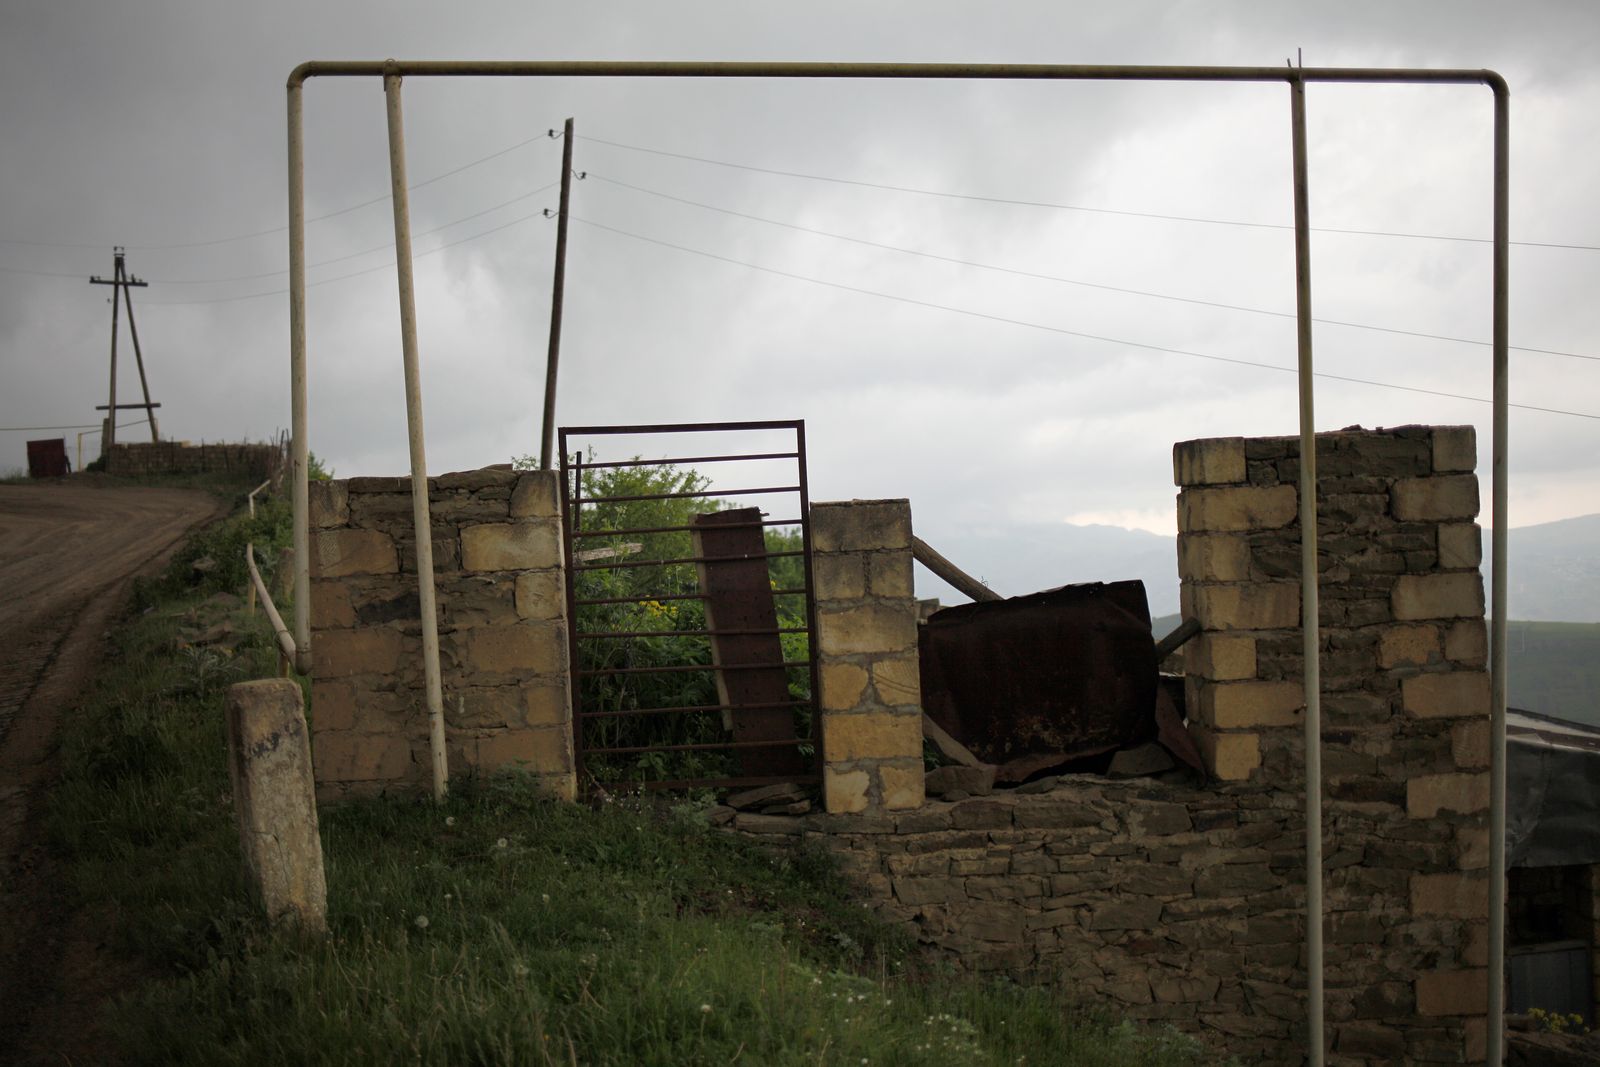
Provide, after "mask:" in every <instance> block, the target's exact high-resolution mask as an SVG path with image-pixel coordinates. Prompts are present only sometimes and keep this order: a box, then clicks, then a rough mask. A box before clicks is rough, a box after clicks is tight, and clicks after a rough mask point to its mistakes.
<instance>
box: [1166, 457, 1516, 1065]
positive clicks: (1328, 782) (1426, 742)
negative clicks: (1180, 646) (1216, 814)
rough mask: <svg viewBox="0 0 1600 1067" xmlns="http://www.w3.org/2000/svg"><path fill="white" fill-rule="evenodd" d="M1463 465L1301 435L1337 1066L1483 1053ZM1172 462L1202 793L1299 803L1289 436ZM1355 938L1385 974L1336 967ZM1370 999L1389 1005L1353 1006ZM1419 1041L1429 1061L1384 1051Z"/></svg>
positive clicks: (1476, 730)
mask: <svg viewBox="0 0 1600 1067" xmlns="http://www.w3.org/2000/svg"><path fill="white" fill-rule="evenodd" d="M1476 456H1477V449H1476V441H1475V437H1474V433H1473V429H1472V427H1470V426H1441V427H1426V426H1408V427H1401V428H1398V429H1394V430H1385V431H1362V430H1355V431H1341V432H1338V433H1328V434H1319V435H1317V470H1318V481H1319V486H1318V548H1319V558H1318V571H1319V584H1318V596H1319V601H1320V608H1321V611H1320V614H1321V618H1320V625H1321V652H1320V661H1321V667H1322V718H1323V723H1322V734H1323V796H1324V799H1325V805H1326V806H1325V816H1326V820H1327V821H1326V824H1325V827H1324V832H1325V854H1326V856H1327V863H1328V870H1327V872H1326V884H1327V886H1328V911H1329V917H1328V922H1329V927H1330V930H1331V931H1332V934H1331V935H1330V937H1331V940H1330V949H1329V963H1328V973H1329V978H1328V983H1329V986H1328V988H1329V997H1330V1004H1331V1005H1332V1007H1330V1020H1339V1019H1340V1015H1339V1014H1333V1013H1334V1012H1344V1013H1345V1015H1344V1019H1345V1021H1341V1022H1339V1023H1338V1024H1337V1028H1336V1029H1337V1033H1336V1046H1335V1047H1336V1050H1344V1051H1352V1050H1356V1049H1379V1048H1381V1049H1386V1050H1387V1052H1386V1053H1385V1054H1386V1055H1387V1054H1390V1053H1394V1054H1398V1053H1399V1052H1402V1051H1403V1052H1404V1053H1405V1054H1406V1055H1408V1056H1416V1057H1417V1058H1422V1059H1428V1058H1432V1056H1433V1053H1434V1052H1435V1051H1438V1050H1440V1049H1449V1050H1452V1051H1450V1052H1449V1056H1450V1058H1452V1059H1454V1058H1456V1057H1457V1056H1465V1057H1466V1058H1467V1059H1469V1060H1471V1059H1482V1058H1483V1049H1482V1044H1483V1033H1484V1030H1483V1027H1484V1018H1483V1013H1484V1010H1485V999H1486V994H1487V972H1486V971H1485V969H1484V964H1485V962H1486V958H1487V939H1486V936H1485V935H1486V932H1487V920H1488V905H1487V891H1488V883H1487V880H1486V877H1485V868H1486V867H1487V865H1488V820H1487V810H1488V802H1489V776H1488V763H1489V678H1488V674H1487V673H1486V671H1485V666H1486V656H1487V647H1486V645H1487V642H1486V630H1485V626H1484V619H1483V614H1484V596H1483V582H1482V578H1481V576H1480V574H1479V571H1478V565H1479V562H1480V560H1481V548H1480V544H1481V538H1480V531H1479V529H1478V526H1477V525H1476V524H1475V522H1474V519H1475V517H1476V515H1477V512H1478V484H1477V478H1476V476H1475V475H1474V474H1473V467H1474V465H1475V462H1476ZM1173 466H1174V475H1175V480H1176V482H1177V484H1178V485H1179V486H1180V487H1181V492H1180V493H1179V495H1178V570H1179V574H1180V577H1181V578H1182V580H1183V586H1182V603H1183V613H1184V615H1185V616H1188V617H1192V618H1195V619H1197V620H1198V621H1199V622H1200V624H1201V632H1200V634H1199V636H1198V637H1196V638H1195V639H1194V640H1193V641H1191V642H1190V643H1189V644H1188V645H1187V646H1185V649H1184V656H1185V673H1186V676H1187V679H1186V696H1187V701H1188V713H1189V719H1190V728H1191V730H1192V731H1193V732H1194V734H1195V736H1196V738H1197V740H1198V741H1199V742H1200V747H1201V750H1202V752H1203V753H1204V755H1205V758H1206V761H1207V763H1208V766H1209V768H1210V769H1211V771H1212V772H1213V773H1214V774H1215V775H1216V777H1217V778H1219V779H1222V780H1224V781H1233V782H1239V783H1242V784H1244V785H1246V786H1247V787H1263V786H1270V787H1274V788H1276V789H1280V790H1291V791H1292V790H1296V789H1297V788H1303V782H1304V755H1305V753H1304V725H1303V723H1304V719H1303V716H1304V713H1305V707H1304V701H1303V699H1302V696H1303V690H1302V684H1303V683H1302V680H1303V658H1302V634H1301V629H1300V588H1299V583H1300V526H1299V509H1298V499H1297V485H1298V479H1299V439H1298V438H1297V437H1274V438H1258V439H1244V438H1223V439H1213V440H1202V441H1187V442H1183V443H1180V444H1179V445H1177V446H1176V448H1175V449H1174V453H1173ZM1345 930H1349V931H1352V933H1351V934H1350V937H1351V938H1353V939H1354V940H1353V941H1351V944H1345V943H1344V941H1345V939H1346V935H1345V934H1344V933H1343V932H1342V931H1345ZM1358 930H1359V931H1363V932H1361V933H1359V934H1356V933H1353V932H1354V931H1358ZM1363 939H1365V940H1367V941H1369V942H1370V943H1371V944H1372V945H1378V946H1381V952H1382V957H1381V960H1382V962H1381V963H1377V962H1374V961H1375V960H1377V959H1378V957H1373V956H1372V955H1371V954H1370V953H1365V954H1357V955H1355V956H1352V955H1350V949H1351V946H1352V945H1354V944H1355V943H1356V942H1359V941H1362V940H1363ZM1345 957H1348V959H1346V958H1345ZM1378 987H1382V988H1383V989H1386V990H1389V992H1385V993H1384V994H1383V996H1382V997H1381V998H1379V997H1378V996H1377V995H1376V994H1374V993H1371V992H1370V991H1369V992H1363V990H1364V989H1366V990H1370V989H1372V988H1378ZM1419 1028H1421V1029H1420V1030H1419ZM1429 1028H1432V1032H1433V1034H1434V1035H1435V1036H1434V1037H1431V1038H1429V1039H1428V1040H1429V1041H1430V1042H1432V1044H1430V1045H1429V1046H1428V1047H1429V1050H1430V1051H1429V1052H1428V1054H1427V1055H1423V1054H1422V1052H1421V1046H1418V1048H1417V1049H1413V1048H1412V1047H1411V1045H1410V1044H1397V1042H1400V1040H1401V1034H1402V1033H1405V1034H1406V1035H1408V1036H1406V1038H1405V1041H1406V1042H1413V1041H1419V1040H1421V1039H1420V1038H1417V1037H1416V1036H1414V1035H1416V1034H1417V1033H1419V1032H1422V1031H1425V1030H1428V1029H1429ZM1340 1035H1342V1036H1340Z"/></svg>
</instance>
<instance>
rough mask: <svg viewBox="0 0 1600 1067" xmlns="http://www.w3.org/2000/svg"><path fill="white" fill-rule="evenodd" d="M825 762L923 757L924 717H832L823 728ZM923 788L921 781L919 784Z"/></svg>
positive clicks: (879, 714)
mask: <svg viewBox="0 0 1600 1067" xmlns="http://www.w3.org/2000/svg"><path fill="white" fill-rule="evenodd" d="M822 745H823V753H824V759H825V760H826V761H827V762H829V763H849V762H852V761H854V760H858V759H901V758H907V759H910V758H916V759H919V760H920V759H921V758H922V717H921V716H920V715H896V714H892V713H888V712H858V713H855V714H849V715H829V716H828V717H827V719H826V720H825V721H824V723H823V727H822ZM918 789H919V790H920V789H921V782H920V780H919V782H918Z"/></svg>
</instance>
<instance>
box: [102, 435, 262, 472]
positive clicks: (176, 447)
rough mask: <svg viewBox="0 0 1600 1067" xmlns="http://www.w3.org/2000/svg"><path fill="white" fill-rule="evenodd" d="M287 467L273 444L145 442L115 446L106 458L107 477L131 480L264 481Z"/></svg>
mask: <svg viewBox="0 0 1600 1067" xmlns="http://www.w3.org/2000/svg"><path fill="white" fill-rule="evenodd" d="M283 467H284V454H283V449H282V448H280V447H279V446H277V445H273V444H199V445H192V444H190V443H189V442H187V441H144V442H141V443H135V444H114V445H112V446H111V454H110V455H109V456H107V457H106V473H108V474H123V475H128V476H130V477H140V476H143V475H150V474H213V473H238V474H244V475H248V476H249V477H252V478H263V479H264V478H276V477H278V475H279V473H280V472H281V471H282V470H283Z"/></svg>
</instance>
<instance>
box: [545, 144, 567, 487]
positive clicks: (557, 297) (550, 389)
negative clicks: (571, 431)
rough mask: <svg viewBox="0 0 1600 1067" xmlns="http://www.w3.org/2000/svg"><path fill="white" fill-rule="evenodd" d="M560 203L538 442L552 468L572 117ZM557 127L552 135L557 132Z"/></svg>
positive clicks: (563, 154) (563, 147)
mask: <svg viewBox="0 0 1600 1067" xmlns="http://www.w3.org/2000/svg"><path fill="white" fill-rule="evenodd" d="M562 130H563V132H562V135H561V136H562V138H563V140H562V143H561V207H560V209H559V210H558V211H557V214H556V269H555V280H554V282H552V291H551V294H550V354H549V357H548V358H547V359H546V361H545V370H544V437H543V439H542V440H541V441H540V442H539V469H540V470H549V469H550V449H551V448H552V447H553V445H554V442H555V433H556V363H557V361H558V360H559V359H560V358H561V304H562V299H563V295H564V291H565V289H566V283H567V205H568V203H569V202H570V200H571V196H572V120H571V119H568V120H567V122H566V125H565V126H564V127H563V128H562ZM555 132H556V131H554V130H551V131H550V135H551V136H552V137H553V136H555Z"/></svg>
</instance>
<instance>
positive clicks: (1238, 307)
mask: <svg viewBox="0 0 1600 1067" xmlns="http://www.w3.org/2000/svg"><path fill="white" fill-rule="evenodd" d="M584 173H585V174H586V175H587V176H588V178H590V179H591V180H595V181H601V182H605V183H606V184H607V185H615V186H618V187H620V188H623V189H630V190H632V191H634V192H637V193H644V194H645V195H647V196H654V197H659V198H661V199H663V200H671V201H673V202H675V203H679V204H687V205H688V206H690V207H697V208H701V209H703V210H706V211H715V212H717V213H719V214H722V215H731V216H733V217H735V218H741V219H749V220H750V221H752V222H760V223H763V224H765V225H768V226H778V227H782V228H783V229H786V230H796V231H798V232H800V233H810V234H816V235H817V236H819V237H828V238H832V239H833V240H835V241H848V242H849V243H851V244H857V245H864V246H866V247H868V248H881V249H883V250H885V251H888V252H899V253H901V254H903V255H907V256H919V257H921V258H923V259H933V260H938V261H939V262H941V263H953V264H956V265H957V266H962V267H977V268H979V269H980V270H989V271H996V272H998V273H1001V274H1010V275H1014V276H1016V277H1019V278H1033V279H1035V280H1038V281H1046V282H1059V283H1061V284H1062V285H1077V286H1082V287H1084V288H1088V289H1100V290H1103V291H1105V292H1111V293H1125V294H1127V295H1130V296H1147V297H1152V298H1154V299H1156V300H1171V301H1175V302H1177V303H1180V304H1196V305H1199V306H1200V307H1210V308H1221V309H1223V310H1226V311H1244V312H1248V313H1249V314H1252V315H1270V316H1272V317H1274V318H1281V319H1292V318H1295V314H1294V313H1293V312H1291V311H1273V310H1271V309H1270V308H1258V307H1250V306H1248V305H1244V304H1227V303H1223V302H1222V301H1218V300H1199V299H1196V298H1194V297H1187V296H1176V295H1174V294H1171V293H1157V292H1153V291H1151V290H1149V289H1129V288H1126V287H1123V286H1120V285H1104V284H1102V283H1100V282H1088V281H1083V280H1082V279H1080V278H1063V277H1061V276H1060V275H1058V274H1041V273H1038V272H1035V271H1030V270H1018V269H1016V268H1014V267H1002V266H999V265H998V264H994V263H983V262H980V261H978V260H973V259H961V258H959V257H956V256H945V255H940V254H939V253H937V252H925V251H922V250H921V249H916V248H905V247H902V246H900V245H891V244H884V243H882V242H880V241H869V240H867V239H866V238H864V237H855V236H852V235H850V234H845V233H835V232H833V231H831V230H821V229H817V228H816V227H813V226H801V225H799V224H798V223H793V222H783V221H780V220H778V219H769V218H765V217H763V216H761V215H752V214H750V213H748V212H744V211H735V210H733V209H732V208H725V207H718V206H717V205H715V204H707V203H703V202H701V201H699V200H690V199H688V198H687V197H682V196H674V195H672V194H671V193H664V192H661V191H660V190H658V189H649V188H646V187H645V186H642V185H633V184H631V183H629V182H625V181H619V180H618V179H616V178H610V177H607V176H606V175H604V174H600V173H598V172H596V171H593V170H590V171H585V172H584ZM1311 321H1312V322H1317V323H1322V324H1323V325H1326V326H1346V327H1349V328H1350V329H1353V330H1372V331H1375V332H1377V333H1390V334H1398V335H1400V336H1402V337H1422V338H1427V339H1429V340H1433V341H1453V342H1455V343H1457V344H1464V345H1479V346H1481V347H1484V348H1489V347H1492V343H1491V342H1489V341H1477V340H1473V339H1472V338H1470V337H1450V336H1447V335H1445V334H1439V333H1426V332H1423V331H1421V330H1401V329H1396V328H1394V327H1390V326H1373V325H1370V324H1368V323H1364V322H1347V321H1345V320H1343V319H1321V318H1313V319H1312V320H1311ZM1510 347H1511V348H1512V349H1514V350H1515V351H1518V352H1536V353H1539V354H1541V355H1546V356H1565V357H1567V358H1569V359H1588V360H1594V361H1596V362H1600V356H1590V355H1585V354H1583V353H1582V352H1562V351H1558V350H1556V349H1551V348H1527V347H1524V346H1522V345H1511V346H1510Z"/></svg>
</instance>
